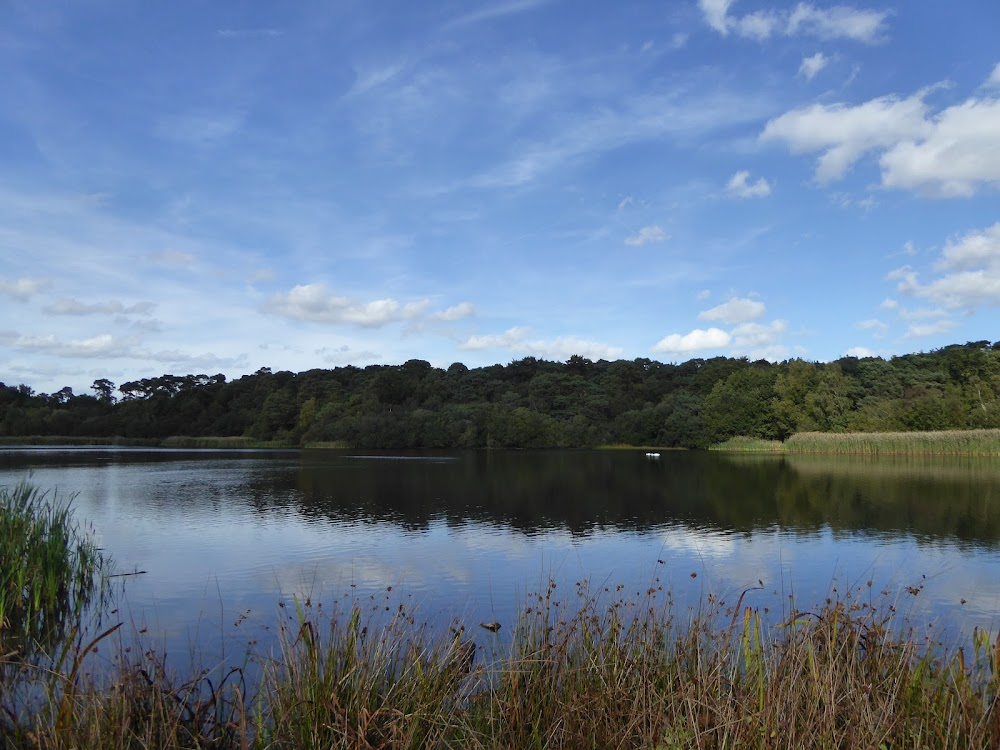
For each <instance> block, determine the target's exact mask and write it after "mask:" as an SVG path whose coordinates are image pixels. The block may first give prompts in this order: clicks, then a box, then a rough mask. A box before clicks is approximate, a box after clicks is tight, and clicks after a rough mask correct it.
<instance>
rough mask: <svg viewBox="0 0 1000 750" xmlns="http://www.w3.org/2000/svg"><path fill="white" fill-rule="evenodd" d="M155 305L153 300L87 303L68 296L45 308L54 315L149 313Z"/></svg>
mask: <svg viewBox="0 0 1000 750" xmlns="http://www.w3.org/2000/svg"><path fill="white" fill-rule="evenodd" d="M155 307H156V305H154V304H153V303H152V302H137V303H135V304H134V305H123V304H122V303H121V302H119V301H118V300H109V301H108V302H90V303H87V302H81V301H80V300H76V299H68V298H67V299H61V300H57V301H56V302H53V303H52V304H51V305H47V306H46V307H45V308H44V310H45V312H48V313H52V314H53V315H149V314H150V313H152V312H153V310H154V309H155Z"/></svg>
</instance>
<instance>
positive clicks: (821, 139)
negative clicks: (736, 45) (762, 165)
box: [760, 91, 932, 183]
mask: <svg viewBox="0 0 1000 750" xmlns="http://www.w3.org/2000/svg"><path fill="white" fill-rule="evenodd" d="M924 95H925V92H923V91H922V92H919V93H917V94H914V95H913V96H911V97H909V98H907V99H899V98H898V97H894V96H883V97H880V98H878V99H872V100H871V101H868V102H865V103H864V104H859V105H857V106H850V105H846V104H812V105H809V106H808V107H801V108H799V109H794V110H791V111H789V112H786V113H785V114H783V115H781V116H779V117H776V118H774V119H773V120H771V121H769V122H768V123H767V125H766V126H765V127H764V132H763V133H761V136H760V138H761V140H764V141H768V140H780V141H784V142H785V143H787V145H788V147H789V149H790V150H791V151H792V153H795V154H802V153H809V152H813V151H821V152H823V153H822V154H821V156H820V158H819V163H818V164H817V167H816V180H817V181H818V182H820V183H827V182H831V181H833V180H837V179H840V178H841V177H843V176H844V174H845V173H846V172H847V170H848V169H849V168H850V167H851V165H853V164H854V162H855V161H857V160H858V159H859V158H861V157H862V156H863V155H864V154H865V153H867V152H868V151H872V150H875V149H884V148H891V147H893V146H895V145H896V144H898V143H901V142H903V141H906V140H910V139H914V138H919V137H922V136H925V135H927V134H928V133H929V132H930V131H931V128H932V126H931V125H930V123H929V122H928V121H927V119H926V114H927V105H926V104H925V103H924V100H923V97H924Z"/></svg>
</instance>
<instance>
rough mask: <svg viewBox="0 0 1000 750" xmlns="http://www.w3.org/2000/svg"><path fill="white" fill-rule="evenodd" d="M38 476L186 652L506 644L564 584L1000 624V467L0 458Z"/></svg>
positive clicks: (531, 455)
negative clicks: (894, 609)
mask: <svg viewBox="0 0 1000 750" xmlns="http://www.w3.org/2000/svg"><path fill="white" fill-rule="evenodd" d="M26 476H30V481H31V482H32V483H34V484H36V485H38V486H39V487H41V488H43V489H47V490H49V491H50V492H57V493H58V495H59V496H60V497H62V498H66V499H68V498H69V497H70V496H73V498H74V499H73V504H74V508H75V512H76V516H77V518H78V519H79V520H84V521H86V522H87V523H89V524H91V525H92V526H93V528H94V532H95V534H96V536H97V538H98V540H99V543H100V545H101V547H102V548H103V549H104V550H105V551H106V552H107V553H109V554H110V555H111V557H112V558H113V559H114V561H115V564H116V570H117V571H118V572H120V573H127V572H132V571H145V572H144V573H142V574H140V575H135V576H126V577H123V578H121V579H116V580H119V581H121V582H123V583H124V594H123V596H124V600H123V602H122V604H121V606H120V608H119V612H118V613H116V616H118V617H122V618H123V619H124V620H125V621H126V622H128V623H130V624H131V625H133V626H134V629H135V630H145V632H146V635H145V637H146V638H148V639H151V640H152V641H153V642H154V643H155V644H157V645H158V647H160V648H162V649H163V650H166V651H168V652H171V653H173V654H178V653H180V654H188V653H189V652H190V651H191V650H192V648H191V647H192V645H193V644H196V645H197V648H196V649H195V650H197V651H198V652H199V653H201V654H202V655H203V656H205V657H207V658H209V659H212V658H215V657H216V656H217V655H219V654H220V653H223V652H224V653H226V654H229V655H232V654H234V653H236V654H239V653H241V650H242V649H245V647H246V644H247V643H248V642H249V641H258V642H260V641H263V642H264V643H266V642H267V641H268V639H269V638H273V633H274V628H273V626H274V624H275V623H276V622H277V620H278V617H279V605H281V604H282V603H284V604H286V605H287V604H290V603H293V602H294V601H295V599H296V598H297V599H298V601H300V602H302V601H305V600H306V599H308V600H309V601H310V602H312V603H321V602H328V603H334V602H338V601H339V602H343V601H345V600H352V599H353V598H359V599H362V600H364V601H366V602H374V603H376V604H377V605H378V606H383V605H384V606H386V607H396V606H397V605H398V604H400V603H403V604H405V606H406V608H407V610H408V611H410V612H416V613H418V618H419V619H420V620H421V621H423V622H428V623H432V624H434V625H435V626H438V627H441V628H446V627H447V625H448V624H449V623H453V622H461V623H464V624H466V625H467V626H469V627H470V628H471V630H472V632H474V633H476V634H477V635H478V634H484V633H485V631H481V630H479V629H478V628H476V627H475V626H476V625H478V623H480V622H488V621H496V622H499V623H501V625H507V626H508V629H507V630H503V629H502V630H501V634H502V633H505V632H509V625H510V624H512V622H513V618H514V616H515V613H516V611H517V610H518V608H519V607H520V606H521V605H522V604H523V603H524V601H525V598H526V597H527V596H528V594H530V593H532V592H537V591H540V590H543V589H545V587H546V586H547V585H548V582H549V580H552V581H554V582H555V584H556V587H557V588H556V591H557V592H560V593H558V594H557V598H558V596H565V597H567V598H572V596H573V591H574V590H575V586H576V585H577V583H578V582H580V581H584V580H586V581H589V587H590V590H591V591H600V590H603V588H605V587H608V588H609V589H610V590H612V591H614V589H615V588H616V587H618V586H619V585H620V586H623V587H624V589H623V590H624V591H625V592H631V593H634V594H636V595H638V596H642V595H643V594H644V592H646V591H647V589H649V588H650V587H654V588H655V587H659V586H663V588H664V590H669V591H670V592H671V595H672V596H673V599H674V601H675V603H676V605H677V606H678V607H681V608H687V607H694V606H697V604H698V602H702V601H704V600H705V597H707V595H708V594H712V595H713V596H714V597H717V598H722V599H728V600H729V601H731V602H732V603H734V604H735V602H736V601H737V600H738V599H739V596H740V594H741V593H742V592H743V591H744V590H746V589H751V590H750V591H749V592H748V593H747V594H746V596H745V599H744V602H743V603H744V604H749V605H753V606H759V607H762V608H763V607H770V608H774V609H776V610H777V611H778V612H781V611H783V610H787V609H788V607H789V604H788V602H789V596H794V597H795V603H796V604H797V605H798V606H799V607H800V608H803V609H804V608H808V607H810V606H812V605H815V604H817V603H819V602H821V601H822V600H824V599H825V598H826V597H827V596H830V595H831V592H832V591H834V590H836V591H837V593H843V592H844V591H846V590H847V588H848V587H855V588H856V587H862V588H867V582H868V581H871V582H872V588H871V591H872V595H873V596H878V594H879V592H880V591H882V590H887V591H888V592H889V594H888V595H889V596H890V597H891V598H893V599H894V600H896V601H897V606H898V607H899V608H900V610H901V611H903V612H905V613H908V614H909V615H910V616H911V617H912V618H913V620H914V621H915V622H917V623H918V624H919V625H920V626H921V627H926V626H931V627H932V628H937V630H935V631H934V632H945V633H948V634H949V636H948V637H959V636H960V635H961V634H968V633H969V632H971V630H972V628H973V627H977V626H978V627H985V628H990V629H992V630H993V631H994V632H995V631H996V629H997V627H998V618H997V612H998V608H1000V461H998V460H996V459H976V458H958V457H955V458H946V457H942V458H920V459H917V458H883V459H878V460H876V459H871V458H861V457H855V458H842V457H829V456H801V457H800V456H785V457H776V456H744V455H725V454H718V453H703V452H668V453H663V454H662V455H661V456H660V458H659V459H650V458H648V457H646V455H645V454H644V453H643V452H641V451H580V452H558V451H557V452H520V451H509V452H503V451H494V452H486V451H483V452H434V453H431V452H420V453H416V452H414V453H395V454H386V453H376V452H366V451H365V452H355V451H336V450H303V451H209V450H201V451H185V450H166V449H137V448H35V447H29V448H3V449H0V484H4V485H9V484H13V483H15V482H17V481H18V480H20V479H23V478H25V477H26ZM907 587H913V592H915V593H911V592H910V591H908V590H907ZM288 611H291V608H288V609H286V610H284V612H286V613H287V612H288ZM181 658H182V660H183V659H186V658H187V657H186V656H185V657H181Z"/></svg>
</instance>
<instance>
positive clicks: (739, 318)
mask: <svg viewBox="0 0 1000 750" xmlns="http://www.w3.org/2000/svg"><path fill="white" fill-rule="evenodd" d="M765 310H766V307H765V305H764V303H763V302H760V301H758V300H754V299H750V298H749V297H732V298H730V300H729V301H728V302H723V303H722V304H721V305H717V306H716V307H713V308H711V309H710V310H705V311H703V312H700V313H698V319H699V320H713V321H715V320H717V321H721V322H723V323H746V322H747V321H751V320H757V319H759V318H762V317H764V312H765Z"/></svg>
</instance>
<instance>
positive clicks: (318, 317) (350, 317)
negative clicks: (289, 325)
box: [264, 284, 428, 328]
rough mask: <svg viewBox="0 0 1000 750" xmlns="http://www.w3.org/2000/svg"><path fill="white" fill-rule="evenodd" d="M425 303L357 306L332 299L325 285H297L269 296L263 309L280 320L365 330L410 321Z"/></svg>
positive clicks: (383, 301) (377, 302)
mask: <svg viewBox="0 0 1000 750" xmlns="http://www.w3.org/2000/svg"><path fill="white" fill-rule="evenodd" d="M427 304H428V303H427V301H426V300H423V301H420V302H414V303H409V304H406V305H404V304H401V303H400V302H398V301H397V300H394V299H378V300H373V301H371V302H359V301H357V300H352V299H349V298H347V297H335V296H333V295H332V294H330V292H329V291H327V288H326V285H325V284H300V285H299V286H296V287H293V288H292V289H291V291H289V292H288V293H285V294H275V295H273V296H272V297H271V298H270V299H269V300H268V301H267V303H266V304H265V306H264V309H265V310H266V311H267V312H272V313H275V314H277V315H280V316H282V317H284V318H292V319H294V320H312V321H316V322H321V323H350V324H352V325H358V326H363V327H366V328H377V327H379V326H383V325H386V324H388V323H393V322H396V321H400V320H412V319H414V318H418V317H420V316H421V315H423V313H424V311H425V310H426V308H427Z"/></svg>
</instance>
